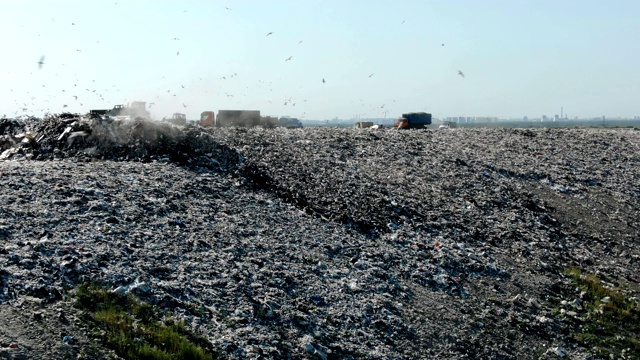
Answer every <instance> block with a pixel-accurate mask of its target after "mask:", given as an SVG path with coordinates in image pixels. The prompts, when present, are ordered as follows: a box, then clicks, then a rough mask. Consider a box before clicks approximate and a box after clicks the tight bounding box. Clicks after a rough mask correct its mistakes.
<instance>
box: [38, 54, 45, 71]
mask: <svg viewBox="0 0 640 360" xmlns="http://www.w3.org/2000/svg"><path fill="white" fill-rule="evenodd" d="M42 65H44V55H42V56H41V57H40V61H38V69H42Z"/></svg>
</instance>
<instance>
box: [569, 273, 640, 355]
mask: <svg viewBox="0 0 640 360" xmlns="http://www.w3.org/2000/svg"><path fill="white" fill-rule="evenodd" d="M564 273H565V275H566V276H568V277H570V278H571V279H572V281H573V283H574V285H575V286H577V287H578V288H580V289H581V290H582V291H583V292H584V295H583V297H582V310H579V311H578V315H579V317H580V318H581V319H582V321H581V323H579V326H578V329H577V331H576V332H575V338H576V340H578V341H579V342H580V343H581V344H582V345H584V346H586V347H588V348H590V349H592V350H593V352H594V353H595V354H596V355H598V356H603V357H606V358H609V357H610V355H613V356H614V357H616V358H618V357H622V356H624V358H626V359H640V307H639V305H638V303H637V302H636V301H630V300H629V299H627V298H626V297H625V296H624V294H623V293H622V291H621V290H622V289H620V288H611V287H607V286H605V285H604V284H603V282H602V281H601V280H600V279H599V278H598V277H597V276H595V275H592V274H583V273H582V272H581V271H580V270H579V269H577V268H572V269H568V270H566V271H565V272H564Z"/></svg>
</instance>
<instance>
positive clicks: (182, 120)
mask: <svg viewBox="0 0 640 360" xmlns="http://www.w3.org/2000/svg"><path fill="white" fill-rule="evenodd" d="M162 121H165V122H169V123H172V124H173V125H186V124H187V116H186V115H185V114H181V113H174V114H173V115H171V117H170V118H166V117H164V118H162Z"/></svg>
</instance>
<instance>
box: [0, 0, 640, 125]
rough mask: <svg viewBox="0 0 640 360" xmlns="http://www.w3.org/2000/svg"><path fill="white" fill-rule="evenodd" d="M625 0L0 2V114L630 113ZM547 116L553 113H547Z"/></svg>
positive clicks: (632, 61)
mask: <svg viewBox="0 0 640 360" xmlns="http://www.w3.org/2000/svg"><path fill="white" fill-rule="evenodd" d="M638 13H640V2H639V1H632V0H613V1H607V2H604V1H595V0H584V1H583V0H565V1H552V0H521V1H511V0H487V1H476V0H452V1H435V0H433V1H410V0H404V1H403V0H400V1H395V2H391V1H381V0H371V1H369V0H368V1H365V0H353V1H348V2H345V1H338V0H326V1H322V2H309V1H294V0H274V1H262V0H244V1H231V0H220V1H214V0H187V1H171V0H168V1H151V0H129V1H118V2H102V1H101V2H98V1H81V0H61V1H49V0H24V1H6V2H4V3H3V15H4V17H3V21H2V22H0V31H2V32H3V33H4V34H10V35H11V36H4V37H3V38H2V39H1V40H0V44H1V45H2V48H3V50H5V51H4V53H3V55H4V56H3V57H2V58H0V64H1V65H2V67H1V70H0V83H2V85H3V86H2V87H1V88H0V116H1V115H3V114H6V115H8V116H14V115H21V114H32V115H38V116H41V115H42V114H43V113H45V112H47V111H49V112H56V113H57V112H62V111H71V112H86V111H88V110H90V109H103V108H111V107H113V106H114V105H116V104H123V103H124V104H126V103H128V102H132V101H137V100H141V101H146V102H147V103H148V105H149V106H150V112H151V114H152V116H153V117H155V118H156V119H161V118H163V117H165V116H170V115H171V114H172V113H175V112H181V113H185V114H186V115H187V117H188V118H190V119H193V118H197V117H198V116H199V114H200V113H201V112H202V111H206V110H213V111H218V110H220V109H255V110H260V111H261V112H262V113H263V114H264V115H272V116H281V115H290V116H293V117H297V118H300V119H323V118H334V117H341V118H347V117H351V116H353V114H359V115H361V116H362V117H390V118H393V117H397V116H398V115H399V114H401V113H403V112H410V111H427V112H430V113H432V114H433V115H434V117H444V116H448V115H449V114H457V115H460V116H472V115H477V114H485V116H487V115H490V116H498V117H501V118H517V117H522V116H525V115H526V116H530V117H531V116H541V115H544V114H547V115H548V116H553V115H555V114H556V112H558V113H559V109H560V107H564V108H565V111H566V112H567V113H569V114H570V116H578V117H588V116H592V115H591V114H612V116H623V117H633V116H637V115H638V113H640V109H639V108H638V103H637V99H638V97H639V95H640V71H637V59H638V58H640V42H638V41H637V39H636V38H637V35H636V34H639V33H640V22H638V21H637V15H636V14H638ZM556 109H557V110H556Z"/></svg>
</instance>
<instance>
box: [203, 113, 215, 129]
mask: <svg viewBox="0 0 640 360" xmlns="http://www.w3.org/2000/svg"><path fill="white" fill-rule="evenodd" d="M215 123H216V117H215V114H214V113H213V111H203V112H202V114H200V126H211V127H213V126H214V125H215Z"/></svg>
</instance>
